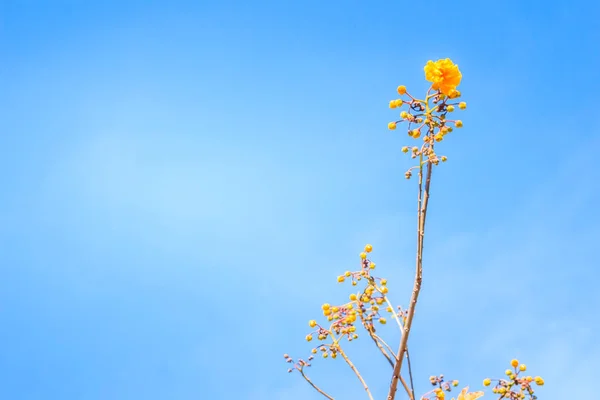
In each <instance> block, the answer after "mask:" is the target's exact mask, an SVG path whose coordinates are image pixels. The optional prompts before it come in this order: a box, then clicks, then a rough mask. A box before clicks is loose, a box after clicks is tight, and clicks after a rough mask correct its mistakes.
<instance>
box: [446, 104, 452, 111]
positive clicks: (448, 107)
mask: <svg viewBox="0 0 600 400" xmlns="http://www.w3.org/2000/svg"><path fill="white" fill-rule="evenodd" d="M446 110H448V112H453V111H454V106H453V105H449V106H446Z"/></svg>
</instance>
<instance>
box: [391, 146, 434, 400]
mask: <svg viewBox="0 0 600 400" xmlns="http://www.w3.org/2000/svg"><path fill="white" fill-rule="evenodd" d="M422 157H423V156H422V155H421V163H422ZM426 164H427V173H426V174H427V176H426V178H425V190H423V168H422V167H420V168H419V195H418V201H417V204H418V205H417V212H418V227H417V260H416V271H415V282H414V286H413V292H412V296H411V299H410V304H409V307H408V315H407V317H406V322H405V323H404V332H403V333H402V339H401V340H400V348H399V349H398V353H397V354H396V358H397V359H398V362H397V363H396V365H395V366H394V372H393V374H392V381H391V383H390V390H389V392H388V397H387V400H394V398H395V396H396V390H397V387H398V380H399V379H400V373H401V371H402V361H403V360H404V353H405V352H406V347H407V344H408V336H409V334H410V327H411V326H412V321H413V318H414V315H415V307H416V305H417V300H418V299H419V293H420V292H421V282H422V280H423V238H424V235H425V218H426V215H427V204H428V201H429V187H430V184H431V171H432V169H433V168H432V163H431V161H428V162H427V163H426ZM421 165H422V164H421ZM409 394H412V393H409Z"/></svg>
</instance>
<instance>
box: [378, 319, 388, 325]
mask: <svg viewBox="0 0 600 400" xmlns="http://www.w3.org/2000/svg"><path fill="white" fill-rule="evenodd" d="M386 322H387V320H386V319H385V318H383V317H381V318H379V323H381V324H384V325H385V323H386Z"/></svg>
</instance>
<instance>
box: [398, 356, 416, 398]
mask: <svg viewBox="0 0 600 400" xmlns="http://www.w3.org/2000/svg"><path fill="white" fill-rule="evenodd" d="M406 364H407V365H408V378H409V379H410V393H411V394H412V399H413V400H414V398H415V385H414V383H413V376H412V367H411V366H410V355H409V353H408V347H406ZM400 379H402V377H400ZM404 388H405V389H406V384H404ZM407 391H408V389H407Z"/></svg>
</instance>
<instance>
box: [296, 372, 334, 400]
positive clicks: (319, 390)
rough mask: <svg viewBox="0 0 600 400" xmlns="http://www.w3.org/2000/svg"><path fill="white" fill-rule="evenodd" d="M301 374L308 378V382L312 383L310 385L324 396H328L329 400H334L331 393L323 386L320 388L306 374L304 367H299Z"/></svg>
mask: <svg viewBox="0 0 600 400" xmlns="http://www.w3.org/2000/svg"><path fill="white" fill-rule="evenodd" d="M299 371H300V374H301V375H302V377H303V378H304V379H306V382H308V383H310V386H312V387H313V388H314V389H315V390H316V391H317V392H319V393H321V394H322V395H323V396H325V397H327V398H328V399H329V400H334V398H333V397H331V396H330V395H328V394H327V393H325V392H324V391H323V390H322V389H321V388H319V387H318V386H317V385H315V384H314V383H313V382H312V381H311V380H310V378H309V377H308V376H306V374H305V373H304V371H302V369H299Z"/></svg>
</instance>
